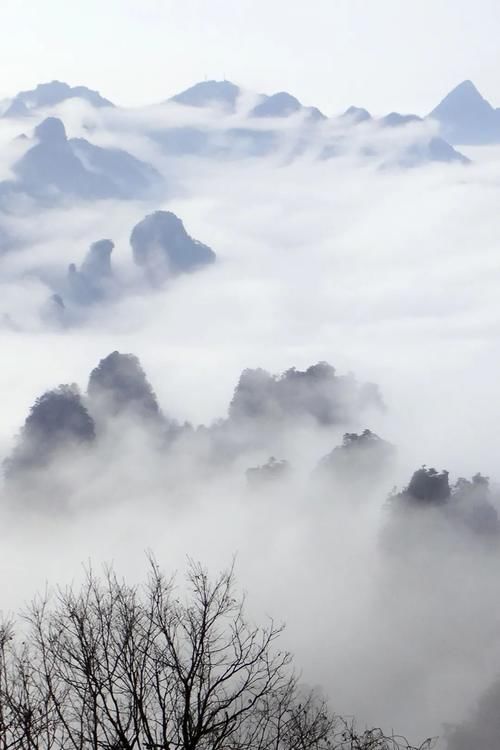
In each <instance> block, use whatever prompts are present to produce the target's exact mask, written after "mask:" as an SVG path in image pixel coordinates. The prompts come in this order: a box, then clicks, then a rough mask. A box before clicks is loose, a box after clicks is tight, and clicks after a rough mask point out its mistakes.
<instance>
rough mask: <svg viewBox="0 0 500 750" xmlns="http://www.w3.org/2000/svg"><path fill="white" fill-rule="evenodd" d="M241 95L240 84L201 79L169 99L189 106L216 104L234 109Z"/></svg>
mask: <svg viewBox="0 0 500 750" xmlns="http://www.w3.org/2000/svg"><path fill="white" fill-rule="evenodd" d="M239 95H240V88H239V86H236V84H234V83H231V81H226V80H224V81H200V82H199V83H195V85H194V86H191V87H190V88H188V89H186V90H185V91H181V92H180V93H179V94H176V95H175V96H172V97H171V98H170V99H169V101H171V102H176V104H185V105H188V106H189V107H208V106H210V105H214V104H215V105H219V106H221V105H222V106H224V107H226V108H230V109H234V108H235V106H236V100H237V99H238V96H239Z"/></svg>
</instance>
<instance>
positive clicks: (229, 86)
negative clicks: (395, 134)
mask: <svg viewBox="0 0 500 750" xmlns="http://www.w3.org/2000/svg"><path fill="white" fill-rule="evenodd" d="M241 93H242V92H241V89H240V88H239V87H238V86H236V85H235V84H233V83H230V82H229V81H203V82H201V83H197V84H196V85H195V86H192V87H191V88H189V89H186V90H185V91H183V92H181V93H180V94H177V95H176V96H174V97H172V98H171V99H169V100H168V101H173V102H177V103H179V104H184V105H188V106H191V107H205V106H213V105H216V106H219V107H222V108H224V109H226V111H233V112H234V111H235V110H236V105H237V101H238V98H239V96H240V95H241ZM298 112H302V113H304V112H308V113H310V114H311V116H312V117H314V118H315V119H318V120H323V119H326V117H325V115H324V114H323V113H322V112H320V110H319V109H317V108H316V107H305V106H304V105H303V104H301V103H300V102H299V100H298V99H296V98H295V97H293V96H291V95H290V94H288V93H286V92H280V93H277V94H273V95H272V96H266V95H262V96H261V101H260V102H259V103H258V104H257V105H256V106H255V107H254V109H253V110H251V112H250V115H253V116H268V117H288V116H290V115H293V114H297V113H298ZM342 117H343V118H349V119H350V120H351V121H352V122H353V123H361V122H368V121H372V120H374V118H373V117H372V116H371V114H370V113H369V112H368V111H367V110H366V109H363V108H361V107H354V106H352V107H349V109H347V110H346V112H344V114H343V115H342ZM424 119H430V120H435V121H436V122H438V123H439V125H440V135H441V137H442V138H443V139H445V140H446V141H448V142H449V143H450V144H452V145H479V144H488V143H500V108H494V107H493V106H492V105H491V104H490V103H489V102H488V101H487V100H486V99H484V97H483V96H482V95H481V94H480V93H479V91H478V90H477V88H476V87H475V86H474V84H473V83H472V82H471V81H463V82H462V83H460V84H459V85H458V86H457V87H456V88H454V89H453V90H452V91H450V93H449V94H447V95H446V96H445V98H444V99H443V100H442V101H441V102H440V103H439V104H438V105H437V107H435V108H434V109H433V110H432V112H430V113H429V114H428V115H427V116H426V117H425V118H421V117H418V116H417V115H415V114H400V113H398V112H391V113H390V114H388V115H386V116H385V117H382V118H379V119H378V120H377V122H379V123H380V124H381V125H384V126H390V127H395V126H400V125H407V124H409V123H412V122H419V121H420V122H421V121H423V120H424Z"/></svg>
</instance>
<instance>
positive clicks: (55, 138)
mask: <svg viewBox="0 0 500 750" xmlns="http://www.w3.org/2000/svg"><path fill="white" fill-rule="evenodd" d="M35 137H36V138H38V140H39V141H41V142H42V143H65V142H66V141H67V136H66V128H65V127H64V123H63V121H62V120H60V119H59V118H58V117H47V118H46V119H45V120H43V121H42V122H41V123H40V124H39V125H37V126H36V128H35Z"/></svg>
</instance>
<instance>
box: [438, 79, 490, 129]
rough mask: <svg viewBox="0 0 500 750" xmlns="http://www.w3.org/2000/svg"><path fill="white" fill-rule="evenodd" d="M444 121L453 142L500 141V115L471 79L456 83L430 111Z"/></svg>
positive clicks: (443, 123) (443, 127)
mask: <svg viewBox="0 0 500 750" xmlns="http://www.w3.org/2000/svg"><path fill="white" fill-rule="evenodd" d="M429 117H430V118H431V119H433V120H437V122H439V124H440V125H441V132H442V134H443V136H444V137H445V138H446V139H447V140H448V141H450V142H451V143H462V144H481V143H498V142H499V141H500V116H499V114H498V113H497V112H496V111H495V110H494V108H493V107H492V106H491V104H490V103H489V102H488V101H487V100H486V99H485V98H484V97H483V96H482V95H481V93H480V92H479V91H478V89H477V88H476V86H475V85H474V84H473V83H472V81H469V80H466V81H462V83H459V84H458V86H455V88H454V89H452V90H451V91H450V92H449V93H448V94H447V95H446V96H445V97H444V99H443V100H442V101H441V102H440V103H439V104H438V105H437V107H436V108H435V109H433V110H432V112H431V113H430V114H429Z"/></svg>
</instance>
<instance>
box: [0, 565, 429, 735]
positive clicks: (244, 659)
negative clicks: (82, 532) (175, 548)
mask: <svg viewBox="0 0 500 750" xmlns="http://www.w3.org/2000/svg"><path fill="white" fill-rule="evenodd" d="M187 583H188V588H189V594H188V598H187V599H186V600H183V599H181V598H180V595H179V593H178V591H177V589H176V587H175V585H174V582H173V580H167V579H166V578H165V577H164V576H163V575H162V573H161V572H160V571H159V569H158V567H157V566H156V565H155V564H154V563H152V565H151V572H150V576H149V580H148V582H147V585H146V586H145V587H144V588H134V587H132V586H129V585H127V584H126V583H124V582H122V581H120V580H118V578H117V577H116V575H115V574H114V573H113V572H112V571H111V570H108V571H107V572H106V575H105V576H104V579H102V580H101V579H99V578H96V577H95V576H94V575H93V574H92V573H91V572H90V573H88V574H87V576H86V579H85V582H84V584H83V586H82V588H81V589H80V590H78V591H75V590H73V589H68V590H64V591H62V590H60V591H59V592H58V593H57V595H56V597H55V598H54V599H50V598H43V599H40V600H37V601H35V602H34V603H33V604H32V605H31V607H30V608H29V610H28V612H27V614H26V616H25V623H24V627H23V628H22V633H21V634H17V635H16V633H15V632H14V627H13V625H12V624H9V623H4V625H3V627H2V628H1V631H0V750H18V749H19V750H52V749H54V750H58V749H61V750H62V749H63V748H64V750H87V748H88V749H89V750H133V749H134V748H137V750H142V749H143V748H144V750H156V749H157V748H161V749H162V750H177V749H182V750H197V749H199V750H217V749H218V748H220V749H221V750H222V749H224V750H229V749H231V750H239V749H241V750H243V749H244V750H254V749H255V750H329V749H332V748H338V749H339V750H396V749H397V748H400V747H406V748H409V747H410V746H409V745H408V743H407V742H406V741H405V740H404V739H403V738H396V737H386V736H385V735H384V734H383V732H382V731H381V730H379V729H371V730H366V731H357V730H356V728H355V725H354V724H353V723H351V722H348V721H344V720H342V719H340V718H339V717H337V716H335V715H334V714H332V713H331V712H330V710H329V708H328V705H327V703H326V702H325V701H324V700H321V699H320V698H318V697H317V696H316V695H315V694H314V693H312V692H306V691H304V690H301V688H300V685H299V683H298V680H297V677H296V676H295V675H294V673H293V670H292V662H291V656H290V654H289V653H287V652H285V651H282V650H280V649H279V645H278V639H279V636H280V633H281V631H282V628H281V627H280V626H276V625H275V624H274V623H273V622H272V621H269V623H268V624H267V626H266V627H264V628H259V627H255V626H254V625H252V624H251V623H250V622H249V621H248V620H247V619H246V617H245V613H244V608H243V600H242V599H239V598H237V597H235V594H234V581H233V573H232V571H229V572H226V573H223V574H222V575H220V576H219V577H218V578H217V579H216V580H214V581H211V580H210V579H209V577H208V576H207V573H206V572H205V571H204V570H203V569H202V568H201V567H200V566H199V565H194V564H192V565H191V567H190V569H189V573H188V576H187ZM424 746H425V747H429V746H430V741H426V743H424V745H422V746H421V748H424Z"/></svg>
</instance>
